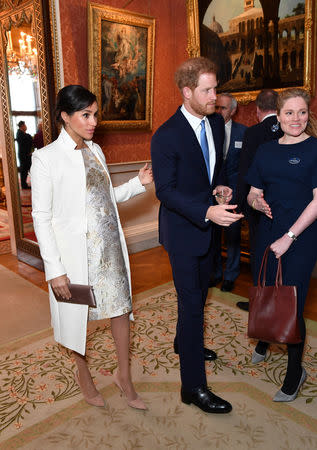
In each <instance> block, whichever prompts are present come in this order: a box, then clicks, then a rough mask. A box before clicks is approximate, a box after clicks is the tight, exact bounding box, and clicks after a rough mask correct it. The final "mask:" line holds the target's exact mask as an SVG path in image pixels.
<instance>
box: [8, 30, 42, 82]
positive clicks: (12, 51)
mask: <svg viewBox="0 0 317 450" xmlns="http://www.w3.org/2000/svg"><path fill="white" fill-rule="evenodd" d="M7 34H8V45H7V63H8V72H9V75H13V74H15V75H17V76H25V75H27V76H31V77H36V76H37V49H36V42H35V39H34V37H33V36H32V35H30V34H27V33H24V32H23V31H21V32H20V39H19V40H18V44H19V45H18V46H17V45H15V46H13V43H12V36H11V31H8V33H7Z"/></svg>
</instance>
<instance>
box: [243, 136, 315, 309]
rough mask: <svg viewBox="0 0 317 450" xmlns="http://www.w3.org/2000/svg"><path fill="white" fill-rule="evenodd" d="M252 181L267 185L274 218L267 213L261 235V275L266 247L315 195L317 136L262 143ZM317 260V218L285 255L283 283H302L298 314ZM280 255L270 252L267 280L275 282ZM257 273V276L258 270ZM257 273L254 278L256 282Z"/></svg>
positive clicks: (265, 189)
mask: <svg viewBox="0 0 317 450" xmlns="http://www.w3.org/2000/svg"><path fill="white" fill-rule="evenodd" d="M246 180H247V183H248V184H250V185H251V186H254V187H255V188H258V189H263V194H264V198H265V200H266V202H267V203H268V204H269V206H270V207H271V211H272V216H273V219H269V218H268V217H267V216H266V215H265V214H261V218H260V223H259V226H258V229H257V238H256V254H255V259H256V271H255V273H256V274H258V273H259V270H260V265H261V261H262V257H263V253H264V250H265V248H266V247H267V246H268V245H269V244H272V243H273V242H274V241H275V240H276V239H279V238H280V237H282V236H283V235H284V234H285V233H287V231H288V230H289V229H290V228H291V226H292V225H293V224H294V223H295V222H296V220H297V219H298V217H299V216H300V215H301V213H302V212H303V210H304V209H305V208H306V206H307V205H308V204H309V203H310V202H311V200H312V199H313V192H312V190H313V189H314V188H316V187H317V139H316V138H314V137H309V138H308V139H306V140H305V141H303V142H300V143H298V144H279V143H278V141H271V142H267V143H266V144H263V145H261V146H260V147H259V149H258V151H257V153H256V156H255V158H254V160H253V163H252V165H251V167H250V169H249V171H248V174H247V176H246ZM316 259H317V221H316V220H315V221H314V222H313V223H312V224H311V225H310V226H309V227H307V228H306V229H305V230H304V231H303V232H302V233H301V234H300V236H299V237H298V239H297V240H296V241H294V242H293V243H292V244H291V246H290V247H289V249H288V250H287V252H286V253H284V255H283V256H282V268H283V284H286V285H295V286H297V297H298V315H299V316H301V315H302V314H303V310H304V305H305V299H306V295H307V291H308V286H309V280H310V277H311V273H312V271H313V268H314V266H315V263H316ZM276 268H277V259H276V257H275V255H274V254H273V252H270V253H269V260H268V268H267V283H266V284H267V285H272V284H274V281H275V274H276ZM256 277H257V275H256ZM256 282H257V278H256V279H254V283H255V284H256Z"/></svg>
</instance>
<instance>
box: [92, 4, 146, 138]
mask: <svg viewBox="0 0 317 450" xmlns="http://www.w3.org/2000/svg"><path fill="white" fill-rule="evenodd" d="M88 9H89V10H88V55H89V87H90V89H91V91H92V92H94V93H95V94H96V96H97V99H98V104H99V128H108V129H109V128H110V129H147V130H150V129H151V127H152V97H153V63H154V60H153V59H154V26H155V19H153V18H151V17H148V16H144V15H141V14H136V13H133V12H128V11H126V10H121V9H116V8H110V7H108V6H104V5H98V4H96V3H92V2H91V3H89V6H88Z"/></svg>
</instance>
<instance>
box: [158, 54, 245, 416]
mask: <svg viewBox="0 0 317 450" xmlns="http://www.w3.org/2000/svg"><path fill="white" fill-rule="evenodd" d="M175 81H176V84H177V86H178V88H179V90H180V93H181V95H182V98H183V105H182V106H181V107H180V108H179V109H178V110H177V111H176V113H175V114H174V115H173V116H172V117H170V118H169V119H168V120H167V121H166V122H165V123H164V124H163V125H162V126H161V127H160V128H159V129H158V130H157V131H156V133H155V134H154V136H153V138H152V143H151V154H152V167H153V175H154V182H155V188H156V195H157V197H158V199H159V200H160V202H161V204H160V212H159V239H160V243H161V244H162V245H163V246H164V248H165V249H166V250H167V252H168V255H169V259H170V263H171V266H172V271H173V279H174V284H175V288H176V291H177V301H178V320H177V327H176V336H175V340H174V351H175V352H176V353H178V354H179V358H180V370H181V381H182V388H181V399H182V402H184V403H186V404H190V403H193V404H195V405H196V406H198V408H200V409H202V410H203V411H206V412H208V413H229V412H230V411H231V409H232V406H231V405H230V403H229V402H227V401H225V400H223V399H221V398H220V397H218V396H216V395H215V394H213V393H212V392H211V391H210V390H209V389H208V387H207V380H206V371H205V360H209V361H210V360H213V359H216V357H217V355H216V354H215V352H213V351H212V350H210V349H207V348H205V347H204V329H203V328H204V327H203V324H204V306H205V302H206V297H207V293H208V282H209V278H210V273H211V264H212V232H213V224H214V223H217V224H218V225H223V226H229V225H231V224H232V223H233V222H236V221H238V220H239V219H241V217H242V215H241V214H234V213H233V212H231V210H233V209H234V208H235V205H226V204H223V205H214V199H213V194H220V193H221V192H222V191H223V189H224V186H221V185H218V183H221V167H222V163H223V140H224V120H223V118H222V116H221V115H219V114H214V112H215V104H216V87H217V77H216V68H215V65H214V64H213V63H212V62H211V61H210V60H209V59H207V58H191V59H188V60H187V61H185V62H184V63H183V64H182V65H181V66H180V67H179V68H178V70H177V71H176V73H175ZM217 185H218V186H217ZM226 189H227V195H228V201H230V199H231V189H230V188H228V187H227V188H226Z"/></svg>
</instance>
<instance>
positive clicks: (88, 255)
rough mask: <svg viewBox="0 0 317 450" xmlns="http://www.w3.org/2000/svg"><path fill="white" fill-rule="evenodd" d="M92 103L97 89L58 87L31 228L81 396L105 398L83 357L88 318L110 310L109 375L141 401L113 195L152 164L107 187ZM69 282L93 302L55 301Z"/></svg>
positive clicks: (136, 184)
mask: <svg viewBox="0 0 317 450" xmlns="http://www.w3.org/2000/svg"><path fill="white" fill-rule="evenodd" d="M97 111H98V106H97V101H96V96H95V95H94V94H92V93H91V92H90V91H88V90H87V89H85V88H84V87H82V86H78V85H70V86H66V87H64V88H63V89H61V90H60V92H59V93H58V96H57V106H56V120H57V121H58V122H59V123H61V124H62V125H63V127H62V130H61V133H60V135H59V137H58V139H57V140H56V141H54V142H52V143H51V144H49V145H47V146H46V147H44V148H42V149H40V150H38V151H36V152H34V154H33V159H32V168H31V177H32V207H33V211H32V215H33V221H34V229H35V233H36V236H37V240H38V243H39V246H40V251H41V256H42V258H43V261H44V267H45V275H46V280H47V281H48V284H49V299H50V308H51V318H52V326H53V328H54V338H55V340H56V341H57V342H59V343H60V344H62V345H64V346H65V347H67V348H69V349H71V350H73V354H74V357H75V360H76V363H77V368H78V372H77V373H75V378H76V380H77V382H78V384H79V386H80V389H81V391H82V393H83V396H84V398H85V400H86V401H87V402H88V403H89V404H92V405H94V406H104V400H103V398H102V396H101V394H100V393H99V392H98V391H97V390H96V388H95V385H94V383H93V380H92V377H91V374H90V372H89V369H88V366H87V363H86V359H85V352H86V331H87V320H99V319H104V318H111V330H112V335H113V338H114V341H115V347H116V352H117V358H118V370H117V372H116V373H115V376H114V382H115V383H116V385H117V386H118V387H119V389H120V390H121V391H122V392H123V393H124V394H125V396H126V400H127V403H128V405H129V406H131V407H134V408H137V409H146V406H145V404H144V402H143V401H142V399H141V398H140V397H139V396H138V395H137V393H136V392H135V390H134V387H133V384H132V381H131V375H130V367H129V313H130V312H131V311H132V304H131V282H130V268H129V259H128V252H127V247H126V243H125V239H124V235H123V231H122V227H121V224H120V219H119V215H118V210H117V207H116V202H122V201H125V200H128V199H129V198H131V197H133V196H134V195H137V194H139V193H142V192H144V191H145V188H144V186H143V185H145V184H148V183H151V182H152V180H153V177H152V170H151V169H149V168H148V167H147V165H145V166H144V167H143V168H142V169H141V170H140V172H139V175H138V176H137V177H135V178H133V179H131V180H130V181H129V182H128V183H125V184H123V185H121V186H119V187H116V188H113V187H112V184H111V180H110V176H109V172H108V169H107V165H106V161H105V157H104V155H103V152H102V150H101V148H100V147H99V146H98V145H97V144H94V143H93V142H92V141H91V139H92V137H93V134H94V130H95V127H96V125H97ZM69 282H71V283H78V284H86V285H87V284H90V285H92V286H93V288H94V293H95V297H96V302H97V308H89V307H88V306H86V305H77V304H70V303H66V302H65V303H64V302H57V301H56V299H55V297H54V294H53V289H54V291H55V292H56V293H57V294H58V295H61V296H62V297H64V298H65V299H69V298H70V297H71V295H70V292H69V289H68V283H69Z"/></svg>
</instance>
